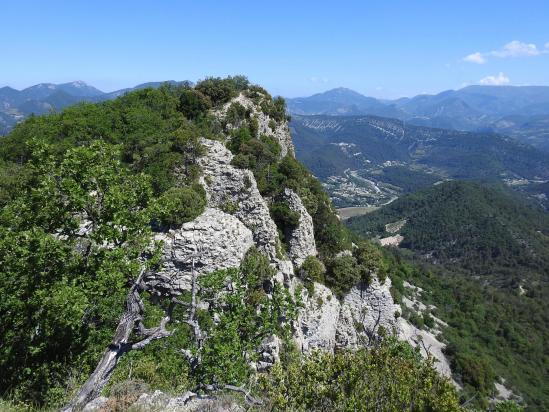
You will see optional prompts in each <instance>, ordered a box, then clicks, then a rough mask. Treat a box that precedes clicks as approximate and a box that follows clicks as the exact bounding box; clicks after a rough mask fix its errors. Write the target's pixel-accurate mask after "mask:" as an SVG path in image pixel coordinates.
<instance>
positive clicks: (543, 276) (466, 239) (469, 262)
mask: <svg viewBox="0 0 549 412" xmlns="http://www.w3.org/2000/svg"><path fill="white" fill-rule="evenodd" d="M347 224H348V226H349V227H350V228H351V229H352V230H353V231H354V232H356V233H359V234H361V235H362V236H363V237H365V238H379V237H381V238H383V237H387V236H392V235H395V233H398V234H400V235H402V236H403V240H402V241H401V243H400V248H401V249H400V250H399V251H397V250H394V251H393V252H392V253H394V254H395V256H396V257H395V259H397V261H401V262H404V261H405V260H404V259H406V260H410V259H412V260H413V261H415V262H416V263H417V264H419V265H420V266H421V267H422V269H421V270H418V269H417V267H416V268H415V269H414V268H413V266H409V265H408V264H407V263H402V265H403V267H404V268H405V269H404V270H403V271H402V273H403V274H404V279H408V280H409V281H410V282H412V283H413V284H415V285H418V286H420V287H422V288H424V289H425V291H426V292H425V293H424V294H422V298H423V299H424V301H425V302H432V303H433V304H434V305H435V306H436V307H437V309H436V312H435V313H436V316H439V317H441V318H442V319H444V320H446V321H447V322H448V323H449V325H450V327H449V328H448V329H446V330H445V332H444V335H445V337H446V339H448V341H449V342H450V345H449V346H448V348H447V351H448V354H449V355H450V356H452V358H453V359H454V360H453V362H454V367H455V368H456V372H457V373H462V374H465V375H467V376H469V378H465V380H466V381H467V379H469V383H470V384H471V382H472V381H473V380H474V381H476V382H477V385H478V383H479V382H480V381H481V380H482V379H487V380H488V381H489V380H490V379H493V376H494V373H496V374H498V375H500V376H503V377H505V378H506V379H507V381H508V383H510V384H511V385H512V387H514V388H516V390H518V391H519V392H520V393H521V394H523V396H525V397H526V399H527V400H528V401H529V403H530V404H531V406H532V407H533V405H536V408H538V409H539V410H544V409H546V408H547V407H548V405H549V403H548V402H549V398H548V396H547V393H548V387H547V380H546V379H545V376H547V374H548V373H549V357H548V354H547V350H546V345H545V342H547V338H548V337H549V336H548V332H547V330H548V327H549V318H548V317H547V310H546V305H547V298H548V297H549V215H547V213H546V212H544V211H543V210H541V209H540V208H539V206H537V205H536V204H533V203H530V202H526V201H524V200H522V199H521V198H519V197H518V195H517V194H516V193H514V192H511V191H509V190H508V189H506V188H504V187H502V186H493V185H492V186H486V185H482V184H478V183H474V182H460V181H454V182H446V183H443V184H440V185H436V186H433V187H431V188H429V189H427V190H423V191H419V192H416V193H413V194H410V195H406V196H404V197H402V198H400V199H398V200H396V201H394V202H393V203H391V204H389V205H386V206H384V207H383V208H381V209H379V210H377V211H375V212H372V213H370V214H368V215H365V216H360V217H353V218H350V219H349V220H348V221H347ZM404 256H406V258H404ZM410 279H412V280H410ZM396 284H398V282H397V283H396ZM402 291H404V289H402ZM473 365H476V366H475V367H473ZM473 369H476V371H477V372H472V370H473ZM460 371H461V372H460ZM479 373H483V374H485V375H484V378H481V377H480V375H477V374H479ZM490 376H492V378H491V377H490ZM473 386H474V385H473Z"/></svg>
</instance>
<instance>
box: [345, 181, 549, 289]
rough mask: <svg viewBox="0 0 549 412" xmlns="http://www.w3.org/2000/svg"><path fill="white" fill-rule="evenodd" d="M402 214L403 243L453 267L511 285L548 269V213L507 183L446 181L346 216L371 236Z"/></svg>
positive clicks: (360, 230) (365, 234) (357, 230)
mask: <svg viewBox="0 0 549 412" xmlns="http://www.w3.org/2000/svg"><path fill="white" fill-rule="evenodd" d="M402 219H406V220H407V223H406V224H405V225H404V227H403V228H402V230H401V234H402V235H403V236H404V240H403V241H402V243H401V245H400V246H401V247H404V248H408V249H411V250H413V251H414V252H416V253H417V254H421V255H425V254H429V255H430V256H432V258H433V259H436V260H437V261H439V262H441V263H442V264H446V265H447V266H448V267H449V268H452V267H454V266H455V265H456V264H459V266H460V267H461V268H463V270H465V271H469V272H470V273H472V274H474V275H485V276H487V277H490V278H491V279H492V280H495V281H496V282H497V283H501V282H505V283H507V284H508V285H509V284H512V283H514V284H515V285H516V284H518V283H520V282H521V280H522V279H523V278H524V276H525V275H526V274H528V277H529V278H530V279H532V280H534V279H535V280H539V279H540V276H539V275H540V273H543V272H547V270H549V253H548V252H547V251H548V250H549V237H548V236H549V217H548V215H547V214H546V213H544V212H543V211H542V210H539V209H536V208H535V207H532V206H531V205H529V204H527V203H526V202H524V201H522V200H521V199H518V198H517V196H516V195H514V194H511V193H509V192H507V191H506V190H504V189H503V188H500V187H497V186H483V185H481V184H478V183H473V182H459V181H454V182H446V183H444V184H440V185H437V186H434V187H433V188H431V189H429V190H426V191H422V192H417V193H414V194H411V195H408V196H405V197H402V198H400V199H398V200H396V201H395V202H393V203H391V204H389V205H387V206H386V207H384V208H382V209H379V210H377V211H375V212H373V213H370V214H368V215H367V216H360V217H354V218H351V219H349V220H348V221H347V222H348V226H349V227H350V228H352V229H353V230H354V231H356V232H357V233H360V234H362V235H364V236H367V237H372V236H374V235H377V234H381V235H383V234H384V231H385V225H386V224H387V223H391V222H395V221H398V220H402ZM526 245H527V246H526ZM525 246H526V247H525Z"/></svg>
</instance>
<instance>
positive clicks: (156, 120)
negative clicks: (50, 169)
mask: <svg viewBox="0 0 549 412" xmlns="http://www.w3.org/2000/svg"><path fill="white" fill-rule="evenodd" d="M188 93H190V91H189V89H187V88H182V89H180V88H160V89H156V90H155V89H144V90H139V91H135V92H132V93H129V94H127V95H124V96H122V97H120V98H118V99H116V100H113V101H108V102H104V103H100V104H81V105H77V106H72V107H70V108H67V109H65V110H64V111H63V112H61V113H57V114H51V115H48V116H40V117H31V118H29V119H27V120H25V121H24V122H22V123H20V124H19V125H18V126H17V127H16V128H15V129H14V130H13V131H12V133H10V134H9V135H8V136H6V137H5V138H3V141H2V145H1V146H0V158H1V159H3V161H4V162H6V164H5V166H6V169H4V170H7V171H4V172H2V173H0V177H1V176H2V175H4V174H5V175H8V176H14V175H16V176H21V173H19V172H17V171H18V169H17V167H15V163H22V164H24V163H26V162H27V161H28V160H29V158H30V154H31V152H30V146H29V142H31V141H32V139H34V138H37V137H38V138H40V139H42V140H43V141H45V142H47V143H48V144H49V149H48V150H50V152H51V154H53V155H54V156H56V157H60V156H61V155H62V154H63V153H65V151H66V150H67V149H69V148H72V147H75V146H81V145H88V144H89V143H90V142H92V141H95V140H101V141H104V142H106V143H109V144H116V145H120V146H121V148H120V152H121V155H122V160H123V162H124V163H126V164H128V165H130V166H131V169H132V170H133V171H134V172H146V173H147V174H149V175H150V176H151V177H152V184H153V187H154V189H155V192H156V193H157V194H158V193H161V192H163V191H165V190H167V189H169V188H170V187H173V186H174V185H175V183H176V181H178V180H180V179H183V180H184V181H185V183H188V182H189V181H194V180H195V179H196V177H197V176H196V175H197V168H196V165H195V163H196V158H197V157H198V156H199V155H200V154H201V153H202V150H203V149H202V147H201V145H200V144H199V140H198V139H199V136H200V135H202V136H206V137H208V136H211V135H212V130H211V129H212V125H211V124H210V123H209V122H208V121H207V117H202V118H201V119H200V121H198V120H197V121H194V122H189V121H188V120H187V119H186V118H185V117H184V116H183V115H182V113H181V112H180V111H179V110H180V109H181V108H182V107H181V103H180V98H181V95H182V94H188ZM1 166H3V165H2V164H1V163H0V167H1ZM16 172H17V173H16ZM23 175H24V173H23ZM0 184H1V187H2V189H1V190H0V194H2V193H5V191H6V190H7V189H8V188H9V187H11V186H13V184H14V182H10V181H9V180H8V181H6V179H0ZM12 189H13V190H16V189H17V186H13V187H12ZM3 196H5V194H4V195H3Z"/></svg>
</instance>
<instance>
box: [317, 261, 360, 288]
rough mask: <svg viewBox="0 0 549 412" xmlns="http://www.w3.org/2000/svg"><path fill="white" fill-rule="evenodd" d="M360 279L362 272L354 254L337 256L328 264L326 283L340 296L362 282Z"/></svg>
mask: <svg viewBox="0 0 549 412" xmlns="http://www.w3.org/2000/svg"><path fill="white" fill-rule="evenodd" d="M360 280H361V273H360V270H359V268H358V265H357V261H356V259H355V258H354V257H353V256H348V255H343V256H339V257H336V258H334V259H332V260H331V261H330V262H329V263H328V265H327V270H326V284H327V285H328V286H329V287H330V289H332V291H333V292H334V293H335V294H336V295H337V296H338V297H339V298H342V297H343V296H344V295H345V294H346V293H347V292H348V291H349V290H351V288H352V287H353V286H356V285H357V284H358V283H360Z"/></svg>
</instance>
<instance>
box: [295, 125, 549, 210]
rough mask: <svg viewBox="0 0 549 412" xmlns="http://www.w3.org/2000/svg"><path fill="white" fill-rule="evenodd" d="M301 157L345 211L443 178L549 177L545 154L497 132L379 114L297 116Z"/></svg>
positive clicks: (510, 179)
mask: <svg viewBox="0 0 549 412" xmlns="http://www.w3.org/2000/svg"><path fill="white" fill-rule="evenodd" d="M290 126H291V128H292V135H293V138H294V143H295V147H296V155H297V157H298V159H300V160H301V161H302V162H303V163H304V164H305V165H306V166H307V167H309V168H310V169H311V171H312V172H313V173H314V174H315V176H317V177H318V178H320V179H321V180H322V181H323V182H324V183H325V184H327V188H328V191H329V193H330V195H331V196H332V199H333V200H334V203H335V204H336V205H337V206H339V207H344V206H352V205H379V204H383V203H386V202H387V201H390V200H391V199H394V198H395V197H397V196H400V195H401V194H403V193H409V192H411V191H413V190H416V189H418V188H421V187H426V186H429V185H431V184H433V183H435V182H437V181H440V180H445V179H448V178H450V179H485V180H499V181H505V182H507V183H515V182H520V184H521V185H528V184H534V183H538V182H539V181H540V180H541V181H546V180H548V179H549V159H548V158H547V156H546V154H545V153H543V152H541V151H538V150H536V149H534V148H532V147H529V146H526V145H522V144H520V143H517V142H516V141H514V140H513V139H510V138H507V137H505V136H500V135H495V134H491V133H471V132H459V131H454V130H446V129H434V128H428V127H419V126H413V125H410V124H408V123H405V122H402V121H400V120H394V119H387V118H381V117H374V116H294V117H293V119H292V122H291V124H290Z"/></svg>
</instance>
